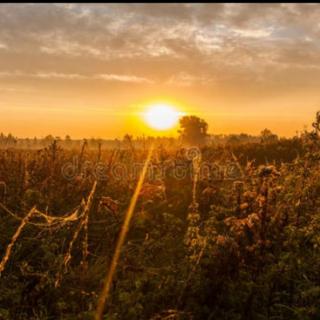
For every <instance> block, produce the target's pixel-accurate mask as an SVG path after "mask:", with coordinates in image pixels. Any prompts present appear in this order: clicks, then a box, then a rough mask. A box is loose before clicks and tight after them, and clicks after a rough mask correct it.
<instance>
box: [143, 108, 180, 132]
mask: <svg viewBox="0 0 320 320" xmlns="http://www.w3.org/2000/svg"><path fill="white" fill-rule="evenodd" d="M181 115H182V113H181V112H179V111H178V110H176V108H175V107H173V106H171V105H169V104H164V103H158V104H152V105H150V106H148V107H147V111H146V112H145V113H144V119H145V121H146V123H147V124H148V125H149V126H150V127H152V128H153V129H157V130H168V129H170V128H173V127H174V126H175V125H176V124H177V123H178V121H179V118H180V116H181Z"/></svg>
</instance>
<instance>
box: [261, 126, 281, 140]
mask: <svg viewBox="0 0 320 320" xmlns="http://www.w3.org/2000/svg"><path fill="white" fill-rule="evenodd" d="M260 137H261V142H262V143H272V142H275V141H277V140H278V136H277V135H276V134H274V133H272V132H271V131H270V130H269V129H264V130H262V131H261V133H260Z"/></svg>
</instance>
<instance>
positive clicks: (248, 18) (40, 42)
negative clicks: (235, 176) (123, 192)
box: [0, 4, 320, 138]
mask: <svg viewBox="0 0 320 320" xmlns="http://www.w3.org/2000/svg"><path fill="white" fill-rule="evenodd" d="M319 21H320V5H319V4H133V5H132V4H130V5H129V4H56V5H55V4H33V5H31V4H1V5H0V111H1V113H0V114H1V116H0V131H2V132H4V133H8V132H12V133H13V134H15V135H18V136H21V137H26V136H29V137H32V136H35V135H36V136H44V135H47V134H49V133H51V134H53V135H59V136H61V137H63V136H65V135H66V134H70V135H71V136H72V137H75V138H82V137H93V136H94V137H101V138H113V137H118V138H121V137H122V136H123V135H124V134H125V133H127V132H128V133H131V134H133V135H141V134H143V133H144V134H157V133H156V132H154V131H150V129H149V128H148V127H147V126H146V125H145V124H144V123H143V122H142V121H141V117H140V115H139V112H141V110H143V108H144V106H145V105H146V104H147V103H150V102H151V101H161V100H164V101H170V102H172V104H176V105H178V106H179V108H181V109H183V111H186V112H188V113H192V114H196V115H198V116H200V117H202V118H204V119H205V120H206V121H207V122H208V123H209V131H210V133H240V132H246V133H250V134H258V133H259V132H260V131H261V130H262V129H264V128H265V127H267V128H269V129H271V130H272V131H274V132H276V133H278V134H279V135H286V136H290V135H293V134H295V132H296V131H297V130H299V131H300V130H303V128H304V126H305V125H307V126H310V124H311V122H312V120H313V118H314V115H315V112H316V111H317V110H318V109H320V90H319V83H320V82H319V81H320V40H319V39H320V37H319V36H320V25H319ZM175 129H176V128H175ZM159 134H160V133H159ZM162 134H168V135H172V134H175V130H174V131H173V130H171V131H170V132H164V133H162Z"/></svg>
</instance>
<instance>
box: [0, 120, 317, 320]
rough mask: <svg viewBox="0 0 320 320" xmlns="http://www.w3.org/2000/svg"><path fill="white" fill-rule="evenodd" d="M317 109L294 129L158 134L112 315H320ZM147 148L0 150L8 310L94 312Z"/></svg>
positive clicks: (5, 313) (17, 313) (82, 315)
mask: <svg viewBox="0 0 320 320" xmlns="http://www.w3.org/2000/svg"><path fill="white" fill-rule="evenodd" d="M318 118H319V119H318V120H317V121H316V122H315V124H314V130H313V131H312V132H305V133H304V134H303V135H301V136H299V137H295V138H292V139H286V140H281V139H280V140H279V139H271V140H270V141H262V142H259V143H257V142H248V143H242V144H239V143H231V142H232V141H230V143H229V144H226V145H223V146H221V145H220V146H202V147H201V148H200V150H201V151H200V152H199V149H197V148H175V149H173V148H165V147H163V146H161V145H157V146H156V147H155V149H154V152H153V157H152V161H151V165H152V166H150V167H152V170H151V169H150V171H149V174H147V178H146V180H145V182H144V184H143V187H142V190H141V192H140V197H139V200H138V203H137V206H136V209H135V212H134V216H133V219H132V222H131V225H130V231H129V233H128V237H127V239H126V242H125V245H124V247H123V248H122V254H121V257H120V261H119V264H118V266H117V270H116V274H115V277H114V280H113V285H112V288H111V292H110V297H109V299H108V300H107V304H106V308H105V319H109V320H116V319H117V320H118V319H119V320H122V319H123V320H126V319H128V320H129V319H130V320H138V319H148V320H156V319H159V320H160V319H195V320H196V319H230V320H236V319H239V320H240V319H243V320H248V319H255V320H256V319H258V320H259V319H261V320H262V319H320V304H319V301H320V166H319V164H320V136H319V124H320V116H319V117H318ZM147 150H148V146H146V148H145V149H143V148H142V149H139V150H138V149H137V148H135V146H134V145H133V144H131V143H130V139H129V140H128V141H127V144H125V147H123V148H121V149H117V148H113V149H109V150H105V149H101V148H99V147H98V148H96V149H92V148H91V149H89V148H87V147H86V144H83V146H82V148H80V149H73V150H71V149H64V148H61V147H60V146H59V142H58V143H57V142H53V143H51V144H50V146H49V147H47V148H42V149H39V150H28V149H24V150H21V149H17V148H15V149H8V148H7V149H6V148H4V149H2V150H0V221H1V223H0V254H1V256H0V263H1V265H0V272H1V276H0V319H4V320H7V319H10V320H11V319H14V320H19V319H30V320H31V319H34V320H35V319H48V320H49V319H66V320H67V319H70V320H73V319H81V320H85V319H93V316H94V312H95V308H96V304H97V300H98V296H99V294H100V291H101V288H102V284H103V281H104V277H105V275H106V271H107V269H108V267H109V265H110V261H111V258H112V255H113V253H114V248H115V243H116V240H117V236H118V234H119V231H120V228H121V225H122V221H123V218H124V215H125V213H126V210H127V207H128V205H129V202H130V199H131V197H132V194H133V192H134V189H135V186H136V182H137V178H138V174H137V172H136V165H137V164H143V162H144V160H145V158H146V154H147ZM177 168H178V169H179V170H177ZM19 228H20V231H21V232H18V231H19ZM17 232H18V234H17ZM15 236H16V237H15Z"/></svg>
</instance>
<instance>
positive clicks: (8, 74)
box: [0, 70, 153, 84]
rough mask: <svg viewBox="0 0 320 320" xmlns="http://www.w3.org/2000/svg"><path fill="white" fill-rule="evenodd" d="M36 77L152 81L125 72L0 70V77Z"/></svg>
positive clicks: (132, 81) (135, 81) (134, 81)
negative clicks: (86, 72)
mask: <svg viewBox="0 0 320 320" xmlns="http://www.w3.org/2000/svg"><path fill="white" fill-rule="evenodd" d="M19 77H23V78H36V79H46V80H53V79H62V80H103V81H114V82H131V83H149V84H151V83H153V81H152V80H150V79H147V78H144V77H138V76H134V75H126V74H105V73H103V74H92V75H83V74H78V73H59V72H35V73H25V72H22V71H19V70H16V71H12V72H9V71H2V72H0V78H19Z"/></svg>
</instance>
